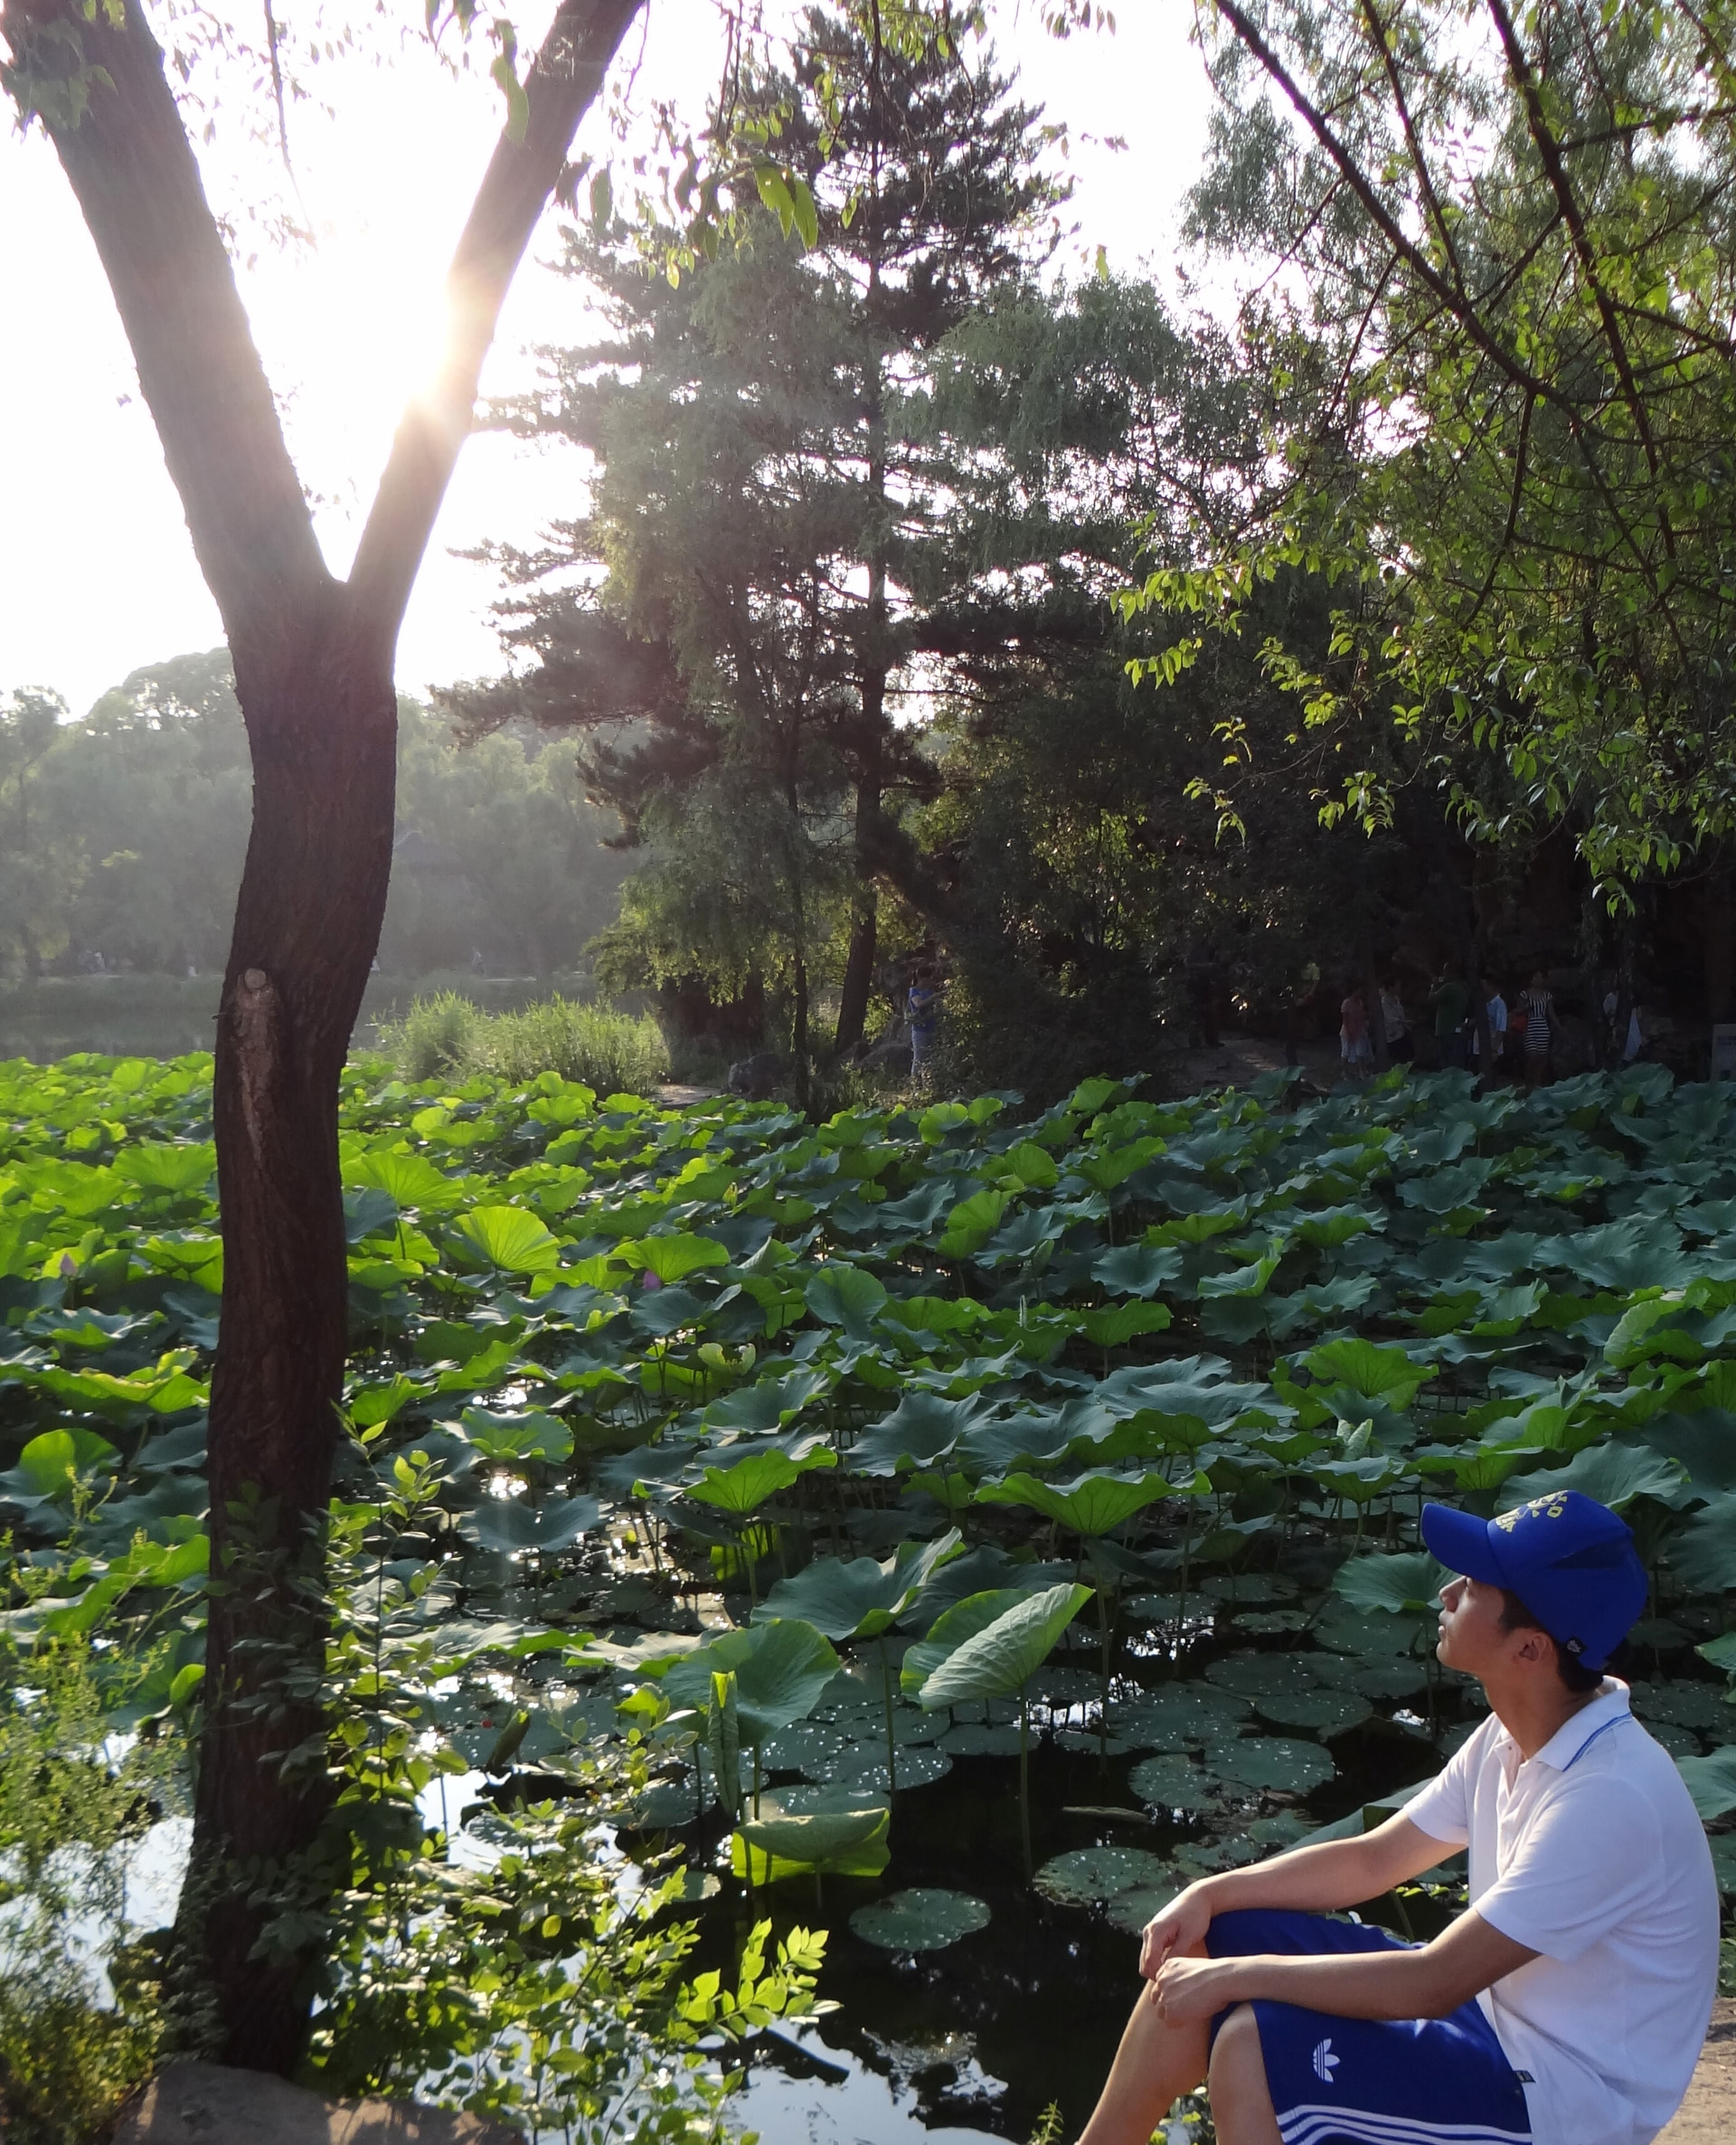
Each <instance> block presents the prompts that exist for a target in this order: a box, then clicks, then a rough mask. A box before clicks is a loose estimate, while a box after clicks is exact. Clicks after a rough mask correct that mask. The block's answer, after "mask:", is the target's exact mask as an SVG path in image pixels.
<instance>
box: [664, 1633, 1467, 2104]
mask: <svg viewBox="0 0 1736 2145" xmlns="http://www.w3.org/2000/svg"><path fill="white" fill-rule="evenodd" d="M1229 1650H1230V1649H1229V1647H1227V1646H1226V1645H1225V1644H1224V1642H1223V1641H1222V1640H1219V1639H1213V1638H1212V1636H1211V1635H1210V1628H1209V1627H1206V1628H1205V1629H1204V1630H1202V1632H1201V1634H1200V1636H1199V1637H1198V1638H1197V1639H1195V1640H1194V1642H1193V1643H1192V1644H1190V1645H1189V1646H1188V1647H1187V1649H1185V1654H1184V1659H1183V1661H1182V1662H1180V1663H1178V1664H1177V1667H1176V1673H1177V1674H1178V1675H1184V1676H1186V1677H1190V1678H1192V1677H1198V1676H1199V1674H1200V1673H1201V1670H1202V1669H1203V1668H1204V1667H1206V1666H1208V1665H1209V1664H1210V1663H1211V1661H1212V1659H1213V1658H1222V1657H1223V1656H1224V1654H1225V1653H1226V1652H1227V1651H1229ZM1271 1650H1273V1651H1275V1652H1276V1651H1278V1650H1280V1649H1271ZM1074 1658H1078V1659H1083V1658H1086V1657H1085V1655H1084V1652H1083V1649H1078V1650H1077V1651H1076V1653H1075V1655H1074ZM1244 1658H1245V1657H1244ZM1141 1689H1142V1686H1141V1685H1139V1684H1137V1683H1136V1682H1135V1681H1133V1680H1132V1678H1131V1677H1127V1676H1126V1675H1125V1674H1124V1673H1120V1672H1119V1671H1118V1679H1117V1686H1116V1691H1117V1697H1118V1702H1120V1703H1121V1704H1122V1705H1124V1706H1125V1705H1127V1704H1128V1703H1130V1702H1134V1699H1135V1695H1136V1694H1137V1693H1138V1692H1139V1691H1140V1690H1141ZM1459 1704H1460V1698H1459V1694H1458V1690H1456V1689H1449V1688H1446V1687H1443V1688H1442V1689H1441V1691H1440V1693H1439V1707H1440V1711H1441V1713H1442V1715H1443V1717H1444V1718H1445V1719H1446V1720H1448V1721H1451V1720H1453V1719H1454V1717H1455V1716H1456V1715H1457V1714H1458V1708H1459ZM1392 1710H1400V1711H1402V1710H1403V1708H1393V1707H1392V1706H1389V1708H1388V1710H1387V1712H1386V1713H1384V1714H1381V1713H1377V1714H1375V1715H1372V1716H1371V1717H1370V1719H1369V1720H1368V1721H1367V1722H1366V1723H1364V1724H1363V1725H1362V1726H1360V1727H1358V1728H1357V1729H1355V1730H1354V1731H1353V1732H1351V1733H1350V1734H1344V1735H1341V1736H1339V1737H1338V1738H1336V1739H1335V1757H1336V1759H1337V1763H1338V1772H1337V1774H1336V1776H1335V1778H1334V1779H1333V1780H1332V1781H1330V1782H1329V1783H1328V1784H1327V1785H1326V1786H1325V1787H1323V1788H1321V1789H1320V1790H1318V1791H1316V1793H1315V1794H1314V1795H1313V1796H1312V1797H1310V1798H1307V1799H1306V1800H1300V1799H1297V1798H1293V1797H1291V1796H1289V1795H1287V1794H1282V1793H1278V1794H1272V1793H1267V1794H1260V1793H1257V1792H1252V1791H1250V1792H1249V1793H1248V1795H1247V1796H1246V1798H1245V1799H1244V1800H1235V1799H1233V1797H1231V1798H1226V1799H1224V1800H1222V1801H1220V1802H1218V1803H1217V1804H1215V1805H1214V1807H1213V1808H1212V1810H1210V1811H1209V1812H1206V1813H1202V1815H1201V1817H1200V1818H1199V1819H1197V1820H1190V1819H1186V1818H1184V1817H1181V1816H1180V1815H1179V1814H1176V1815H1174V1816H1172V1817H1171V1818H1170V1819H1165V1818H1163V1817H1161V1816H1160V1817H1158V1818H1156V1819H1154V1818H1153V1817H1152V1815H1151V1814H1150V1813H1149V1812H1148V1810H1146V1808H1144V1807H1143V1806H1142V1803H1141V1799H1140V1795H1139V1793H1138V1792H1137V1791H1136V1790H1134V1789H1133V1788H1132V1787H1130V1786H1129V1782H1128V1775H1129V1773H1130V1772H1132V1771H1133V1769H1134V1768H1135V1767H1136V1766H1137V1764H1138V1763H1139V1762H1140V1759H1141V1753H1131V1752H1128V1753H1122V1754H1120V1755H1111V1756H1110V1757H1109V1759H1108V1760H1107V1762H1105V1761H1103V1760H1102V1759H1101V1758H1100V1757H1099V1754H1098V1753H1096V1752H1094V1751H1091V1750H1089V1749H1084V1748H1078V1749H1065V1748H1061V1747H1058V1745H1057V1744H1056V1743H1055V1742H1054V1741H1053V1740H1052V1739H1045V1740H1043V1741H1041V1742H1036V1743H1034V1745H1033V1751H1032V1753H1031V1803H1032V1828H1033V1838H1032V1859H1033V1865H1034V1866H1035V1867H1036V1868H1037V1870H1038V1871H1039V1872H1041V1871H1042V1869H1043V1865H1044V1864H1045V1863H1048V1862H1050V1861H1051V1860H1052V1857H1056V1856H1059V1855H1062V1854H1066V1853H1068V1852H1070V1851H1072V1850H1077V1849H1080V1848H1090V1847H1099V1846H1101V1847H1115V1848H1123V1849H1126V1848H1132V1849H1136V1850H1139V1851H1142V1852H1144V1853H1146V1854H1152V1855H1159V1856H1163V1857H1165V1858H1168V1857H1174V1856H1175V1855H1176V1854H1177V1853H1178V1851H1179V1852H1180V1853H1181V1854H1182V1855H1185V1854H1186V1853H1187V1851H1188V1849H1189V1847H1192V1848H1193V1849H1194V1851H1195V1852H1196V1853H1198V1852H1203V1853H1205V1854H1207V1855H1210V1854H1211V1853H1212V1852H1213V1851H1223V1850H1224V1849H1225V1848H1226V1847H1230V1843H1232V1842H1233V1843H1237V1844H1235V1845H1234V1846H1233V1847H1230V1852H1231V1856H1232V1858H1247V1857H1250V1855H1252V1854H1255V1853H1258V1854H1260V1855H1264V1854H1267V1853H1270V1852H1272V1851H1274V1849H1275V1847H1278V1846H1279V1845H1281V1844H1283V1842H1282V1841H1281V1840H1274V1839H1272V1838H1270V1828H1272V1827H1273V1826H1274V1824H1276V1825H1277V1826H1278V1827H1284V1826H1285V1823H1286V1819H1287V1817H1288V1819H1290V1820H1291V1821H1292V1822H1293V1823H1294V1827H1295V1829H1296V1831H1297V1832H1298V1833H1299V1832H1300V1831H1301V1830H1302V1829H1303V1828H1305V1827H1311V1826H1314V1825H1316V1824H1323V1823H1326V1822H1330V1821H1332V1820H1334V1819H1338V1818H1341V1817H1344V1816H1345V1815H1346V1814H1348V1813H1350V1812H1353V1811H1356V1810H1360V1809H1361V1808H1362V1807H1363V1805H1364V1804H1365V1803H1368V1802H1372V1801H1373V1800H1377V1799H1379V1798H1381V1797H1383V1796H1386V1795H1390V1794H1392V1793H1394V1792H1396V1791H1398V1790H1400V1789H1402V1788H1405V1787H1409V1786H1411V1784H1413V1783H1414V1782H1416V1781H1420V1780H1421V1779H1423V1778H1424V1777H1426V1776H1427V1775H1428V1774H1429V1773H1431V1772H1433V1771H1435V1770H1436V1768H1437V1767H1438V1765H1439V1752H1438V1750H1437V1749H1436V1748H1434V1747H1432V1746H1431V1745H1430V1744H1429V1743H1428V1742H1426V1741H1425V1740H1423V1739H1422V1738H1421V1736H1420V1734H1417V1733H1416V1732H1415V1731H1414V1730H1411V1729H1408V1728H1406V1727H1405V1726H1403V1725H1401V1724H1395V1723H1394V1722H1393V1721H1392V1718H1391V1713H1392ZM1449 1733H1450V1731H1449ZM1081 1740H1082V1739H1081ZM775 1796H776V1790H775V1789H774V1790H771V1791H769V1797H770V1798H773V1799H775ZM1109 1812H1114V1813H1115V1814H1113V1815H1109V1814H1107V1813H1109ZM1250 1826H1257V1827H1259V1828H1260V1833H1262V1834H1265V1835H1266V1837H1265V1838H1260V1839H1259V1844H1258V1845H1257V1846H1256V1845H1254V1844H1252V1843H1251V1842H1250V1841H1249V1839H1248V1828H1249V1827H1250ZM628 1837H629V1839H630V1838H631V1836H628ZM682 1837H683V1838H684V1839H685V1840H686V1842H687V1843H688V1846H689V1851H690V1854H691V1857H692V1859H693V1862H694V1863H695V1864H697V1865H700V1866H705V1865H706V1864H707V1863H708V1862H710V1863H711V1864H712V1866H717V1863H716V1861H715V1859H714V1856H715V1847H714V1843H715V1842H717V1841H719V1840H721V1841H722V1843H723V1844H724V1845H727V1838H728V1828H727V1825H726V1824H725V1822H724V1821H723V1820H722V1818H721V1816H720V1814H719V1813H717V1812H716V1811H715V1810H712V1813H711V1816H710V1819H709V1820H708V1821H707V1822H706V1823H705V1824H703V1825H701V1826H699V1827H696V1828H695V1827H689V1828H685V1829H684V1832H683V1834H682ZM891 1845H892V1870H890V1871H889V1872H888V1874H887V1875H886V1876H884V1877H882V1878H878V1879H866V1878H854V1879H853V1878H841V1877H835V1876H826V1877H825V1878H823V1879H821V1880H819V1883H818V1885H817V1888H816V1884H815V1881H814V1880H813V1879H812V1878H799V1879H789V1880H786V1881H784V1882H782V1883H779V1884H778V1885H772V1886H770V1887H769V1888H766V1889H764V1890H762V1891H761V1892H760V1894H759V1895H758V1896H757V1898H756V1897H753V1896H750V1894H749V1892H748V1889H747V1887H746V1886H745V1885H742V1884H741V1883H740V1882H739V1881H738V1880H736V1879H734V1878H732V1877H731V1876H727V1875H725V1876H722V1885H721V1889H720V1891H719V1892H718V1894H717V1895H716V1896H715V1897H714V1898H712V1900H711V1901H709V1902H708V1903H707V1904H706V1905H705V1907H704V1908H703V1912H702V1927H703V1944H702V1951H701V1960H702V1962H703V1963H705V1964H717V1965H727V1964H728V1963H730V1962H731V1961H732V1960H733V1958H734V1955H735V1953H736V1951H738V1950H739V1948H740V1944H741V1940H742V1938H743V1937H744V1936H745V1934H746V1932H747V1929H748V1927H749V1926H750V1923H751V1922H752V1921H753V1920H754V1919H755V1918H756V1917H757V1916H760V1915H769V1917H770V1918H771V1920H772V1922H773V1923H774V1926H775V1928H776V1929H778V1931H779V1932H781V1931H782V1930H783V1929H785V1928H787V1927H788V1926H789V1925H790V1924H792V1923H805V1924H807V1925H808V1926H819V1927H823V1928H825V1929H826V1930H827V1931H828V1932H830V1933H829V1940H828V1947H827V1955H826V1968H825V1970H824V1972H823V1974H822V1976H821V1981H820V1989H821V1994H822V1995H823V1996H825V1997H827V1998H830V1999H833V2000H835V2002H836V2003H837V2004H838V2005H839V2007H840V2008H839V2009H838V2010H837V2011H835V2012H833V2013H831V2014H829V2015H828V2016H826V2017H825V2018H824V2019H822V2020H821V2021H819V2022H818V2024H817V2025H816V2027H809V2028H808V2029H807V2031H805V2032H804V2033H802V2034H801V2035H800V2036H796V2035H794V2034H789V2035H778V2036H768V2037H766V2038H765V2039H763V2040H762V2041H760V2043H758V2044H756V2046H755V2047H754V2049H753V2051H752V2055H751V2059H750V2068H749V2074H748V2077H747V2079H746V2081H745V2084H744V2089H743V2098H742V2101H741V2103H740V2106H739V2109H738V2113H739V2115H740V2117H741V2120H742V2121H744V2122H746V2123H747V2124H749V2125H750V2127H755V2128H758V2129H759V2130H760V2132H761V2134H762V2136H763V2137H764V2139H765V2140H767V2141H768V2145H810V2141H811V2145H907V2141H908V2140H914V2139H917V2138H928V2139H930V2140H936V2139H938V2140H959V2141H962V2140H965V2139H973V2140H991V2139H992V2140H1007V2141H1010V2145H1024V2140H1026V2139H1028V2138H1029V2137H1030V2135H1031V2133H1032V2131H1033V2129H1034V2128H1035V2127H1036V2126H1037V2124H1038V2122H1039V2121H1040V2120H1041V2118H1042V2116H1043V2111H1044V2109H1045V2108H1047V2107H1048V2106H1049V2105H1050V2104H1051V2103H1052V2102H1053V2103H1057V2104H1058V2105H1059V2107H1060V2109H1061V2117H1062V2124H1063V2128H1062V2132H1061V2134H1062V2136H1063V2137H1071V2136H1072V2135H1073V2134H1075V2133H1076V2132H1077V2131H1078V2130H1079V2129H1080V2127H1081V2126H1082V2124H1083V2122H1084V2120H1085V2118H1086V2116H1087V2115H1088V2114H1089V2112H1090V2108H1091V2106H1092V2104H1093V2103H1094V2102H1095V2100H1096V2096H1097V2093H1098V2091H1099V2087H1100V2085H1101V2084H1102V2080H1103V2076H1104V2074H1105V2072H1106V2071H1107V2069H1108V2067H1109V2061H1110V2058H1111V2057H1112V2055H1113V2054H1114V2051H1115V2047H1116V2044H1117V2042H1118V2039H1119V2037H1120V2034H1121V2029H1122V2027H1123V2025H1124V2023H1125V2021H1126V2017H1127V2009H1128V2007H1129V2005H1130V2004H1131V2002H1132V2000H1133V1998H1134V1996H1135V1995H1136V1993H1137V1989H1138V1986H1139V1984H1138V1981H1137V1973H1136V1970H1135V1962H1136V1955H1137V1939H1136V1937H1135V1936H1134V1935H1133V1934H1132V1933H1131V1932H1129V1931H1128V1930H1127V1929H1124V1928H1121V1927H1118V1926H1116V1925H1115V1923H1113V1921H1111V1919H1110V1918H1109V1915H1110V1914H1112V1913H1114V1911H1115V1903H1114V1902H1113V1901H1111V1902H1110V1903H1109V1907H1108V1909H1107V1910H1106V1908H1105V1907H1104V1906H1103V1905H1102V1904H1098V1905H1094V1906H1086V1905H1083V1904H1061V1903H1060V1902H1059V1901H1057V1900H1055V1899H1052V1898H1050V1897H1045V1896H1044V1895H1043V1892H1042V1891H1041V1890H1039V1889H1038V1888H1036V1887H1035V1886H1033V1885H1032V1884H1031V1883H1030V1882H1029V1881H1028V1880H1027V1878H1026V1876H1025V1871H1024V1853H1023V1846H1022V1840H1021V1827H1020V1808H1019V1791H1018V1762H1017V1760H1016V1758H1014V1757H1001V1756H969V1755H961V1756H958V1757H955V1758H954V1759H953V1762H952V1766H951V1770H950V1772H948V1773H947V1775H946V1776H945V1778H943V1779H941V1780H939V1781H935V1782H933V1783H932V1784H929V1785H924V1786H921V1787H918V1788H912V1789H909V1790H906V1791H901V1793H900V1794H899V1795H898V1796H897V1798H896V1799H895V1802H894V1810H893V1819H892V1841H891ZM894 1883H896V1884H897V1885H900V1886H910V1887H915V1886H939V1887H945V1888H948V1889H951V1890H958V1891H964V1892H967V1893H970V1894H973V1895H976V1896H977V1898H979V1899H980V1900H982V1901H983V1902H984V1903H985V1904H986V1905H987V1907H988V1908H989V1910H990V1919H989V1921H988V1923H987V1925H986V1927H985V1928H983V1929H981V1930H979V1931H977V1932H975V1933H973V1934H970V1935H967V1936H966V1937H964V1938H962V1939H961V1940H960V1941H958V1942H956V1943H953V1944H951V1945H948V1947H946V1948H945V1949H943V1950H939V1951H929V1952H924V1953H916V1954H904V1955H901V1954H899V1953H896V1952H890V1951H885V1950H883V1949H882V1948H880V1947H879V1946H877V1945H875V1944H873V1943H869V1942H864V1941H863V1939H862V1938H861V1937H860V1936H858V1935H857V1934H856V1933H855V1932H854V1930H853V1929H852V1927H851V1923H850V1917H851V1914H852V1913H853V1911H854V1910H855V1909H856V1908H858V1907H860V1906H863V1904H867V1903H869V1902H871V1901H873V1900H875V1899H877V1898H880V1897H882V1896H883V1895H884V1894H885V1893H886V1891H887V1890H888V1889H890V1888H891V1886H892V1885H893V1884H894ZM816 1889H817V1896H816ZM1450 1911H1451V1907H1450V1905H1449V1904H1448V1900H1447V1898H1446V1897H1445V1895H1442V1896H1441V1897H1439V1898H1438V1899H1434V1900H1429V1899H1424V1900H1413V1901H1412V1902H1411V1905H1410V1907H1409V1909H1408V1910H1405V1909H1399V1908H1397V1907H1396V1906H1395V1904H1394V1903H1392V1902H1391V1901H1387V1902H1380V1903H1374V1904H1371V1905H1370V1906H1368V1907H1366V1908H1364V1909H1363V1918H1364V1919H1365V1920H1381V1921H1383V1922H1386V1923H1388V1924H1389V1925H1390V1926H1392V1927H1393V1928H1394V1929H1395V1930H1399V1931H1400V1932H1401V1933H1404V1930H1403V1926H1402V1921H1401V1916H1402V1915H1403V1914H1404V1913H1407V1912H1408V1914H1409V1918H1410V1923H1411V1932H1412V1933H1414V1934H1416V1935H1418V1936H1424V1935H1428V1934H1431V1933H1433V1931H1434V1929H1435V1928H1436V1927H1438V1926H1439V1925H1440V1924H1441V1923H1443V1922H1444V1921H1445V1919H1446V1918H1447V1916H1448V1913H1449V1912H1450Z"/></svg>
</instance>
